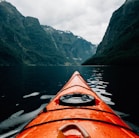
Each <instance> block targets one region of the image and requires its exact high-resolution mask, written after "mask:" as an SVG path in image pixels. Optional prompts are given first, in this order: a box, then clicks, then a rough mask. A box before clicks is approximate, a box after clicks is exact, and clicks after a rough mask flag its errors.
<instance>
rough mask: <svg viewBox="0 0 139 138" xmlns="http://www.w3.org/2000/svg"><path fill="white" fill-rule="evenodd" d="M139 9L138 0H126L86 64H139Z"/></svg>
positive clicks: (114, 15) (115, 13)
mask: <svg viewBox="0 0 139 138" xmlns="http://www.w3.org/2000/svg"><path fill="white" fill-rule="evenodd" d="M138 9H139V1H138V0H126V2H125V3H124V4H123V5H122V6H121V7H120V8H119V9H117V10H116V11H115V12H114V13H113V15H112V17H111V20H110V23H109V25H108V28H107V30H106V33H105V35H104V37H103V40H102V41H101V43H100V44H99V45H98V48H97V51H96V54H95V55H94V56H93V57H92V58H90V59H89V60H87V61H86V62H85V63H84V64H104V65H113V64H114V65H139V14H138Z"/></svg>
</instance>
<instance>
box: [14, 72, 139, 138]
mask: <svg viewBox="0 0 139 138" xmlns="http://www.w3.org/2000/svg"><path fill="white" fill-rule="evenodd" d="M43 137H45V138H98V137H99V138H139V136H138V135H137V134H136V133H134V132H133V130H132V129H131V128H130V127H129V126H128V125H127V124H126V123H125V122H124V121H123V120H122V119H121V118H120V117H119V116H118V115H117V114H115V112H114V111H113V110H112V109H111V108H110V107H109V106H108V105H107V104H106V103H105V102H104V101H103V100H102V99H101V98H100V97H99V96H98V95H97V94H96V93H95V92H94V91H93V90H92V89H91V88H90V87H89V86H88V84H87V82H86V81H85V80H84V79H83V78H82V76H81V75H80V73H79V72H77V71H75V72H74V73H73V75H72V76H71V78H70V79H69V80H68V82H67V83H66V84H65V85H64V86H63V88H62V89H61V90H60V91H59V92H58V93H57V94H56V96H55V97H54V98H53V99H52V100H51V101H50V102H49V103H48V104H47V106H46V107H45V109H44V110H43V111H42V112H41V113H40V114H39V115H38V116H37V117H36V118H35V119H33V120H32V121H31V122H30V123H29V124H28V125H27V126H26V127H25V128H24V129H23V130H22V131H21V132H20V133H19V134H18V135H17V136H16V138H43Z"/></svg>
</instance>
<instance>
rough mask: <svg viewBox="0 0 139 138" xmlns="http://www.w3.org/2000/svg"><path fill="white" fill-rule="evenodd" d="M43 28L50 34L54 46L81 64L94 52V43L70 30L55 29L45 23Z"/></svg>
mask: <svg viewBox="0 0 139 138" xmlns="http://www.w3.org/2000/svg"><path fill="white" fill-rule="evenodd" d="M43 28H44V30H45V31H46V33H47V34H49V35H50V37H51V40H52V41H53V43H54V45H55V47H56V48H57V49H58V50H60V51H61V52H62V53H63V55H65V56H66V57H67V58H68V59H73V60H74V61H76V62H78V63H80V64H81V63H83V62H84V61H85V60H86V59H88V58H90V57H91V56H92V54H95V52H96V45H93V44H92V43H91V42H88V41H86V40H85V39H83V38H81V37H79V36H76V35H74V34H73V33H72V32H70V31H61V30H56V29H54V28H52V27H50V26H46V25H45V26H43Z"/></svg>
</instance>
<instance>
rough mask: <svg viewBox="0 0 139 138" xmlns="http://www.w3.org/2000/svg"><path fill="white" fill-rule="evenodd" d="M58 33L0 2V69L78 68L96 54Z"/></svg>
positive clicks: (71, 36)
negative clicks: (28, 66) (14, 67)
mask: <svg viewBox="0 0 139 138" xmlns="http://www.w3.org/2000/svg"><path fill="white" fill-rule="evenodd" d="M61 32H62V31H59V30H55V29H54V28H52V27H48V26H42V25H41V24H40V23H39V20H38V19H37V18H33V17H24V16H23V15H22V14H21V13H20V12H19V11H18V10H17V9H16V7H14V6H13V5H11V4H10V3H8V2H5V1H2V2H0V65H1V66H10V65H18V64H24V65H34V66H36V65H79V64H81V63H82V62H83V61H85V60H86V59H87V58H88V57H89V56H90V55H91V54H92V52H93V53H94V52H95V51H96V47H95V45H93V44H91V43H90V42H87V41H86V40H84V39H82V38H79V37H77V36H75V35H74V34H72V33H69V32H64V31H63V32H62V33H61Z"/></svg>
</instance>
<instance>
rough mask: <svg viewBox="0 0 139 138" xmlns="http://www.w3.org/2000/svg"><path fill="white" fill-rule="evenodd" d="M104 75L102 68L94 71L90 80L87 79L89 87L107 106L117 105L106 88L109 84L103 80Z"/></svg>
mask: <svg viewBox="0 0 139 138" xmlns="http://www.w3.org/2000/svg"><path fill="white" fill-rule="evenodd" d="M103 73H104V70H102V69H100V68H96V70H92V75H91V77H90V78H89V79H87V82H88V84H89V86H90V87H91V88H92V89H93V90H94V91H95V92H96V93H97V95H98V96H99V97H100V98H102V99H103V100H104V101H105V102H106V103H107V104H109V105H115V103H114V102H113V101H112V99H111V97H110V96H112V94H111V93H109V92H107V91H106V87H107V85H108V84H109V82H106V81H104V80H103Z"/></svg>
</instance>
